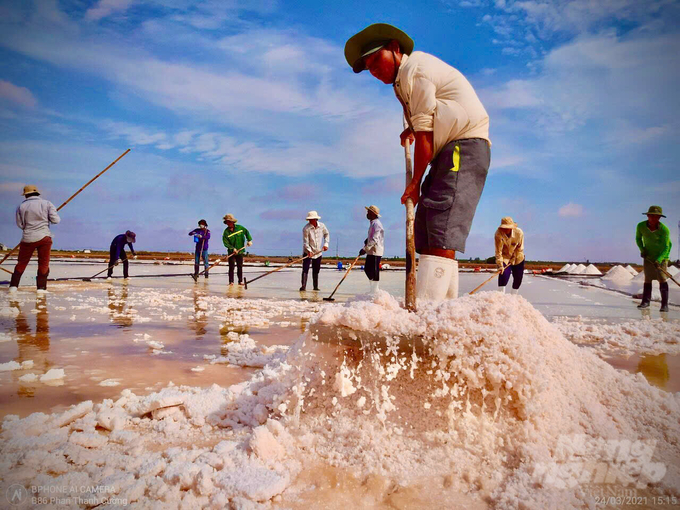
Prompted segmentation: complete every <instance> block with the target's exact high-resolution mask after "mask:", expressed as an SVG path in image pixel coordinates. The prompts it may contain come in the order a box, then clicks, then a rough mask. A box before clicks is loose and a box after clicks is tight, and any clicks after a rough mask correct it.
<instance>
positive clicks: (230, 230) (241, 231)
mask: <svg viewBox="0 0 680 510" xmlns="http://www.w3.org/2000/svg"><path fill="white" fill-rule="evenodd" d="M223 220H224V224H225V225H226V226H227V228H225V229H224V234H222V243H223V244H224V247H225V248H226V249H227V255H228V256H229V285H234V267H237V275H238V284H239V285H243V250H245V248H246V246H252V245H253V238H252V236H251V235H250V232H248V229H247V228H246V227H244V226H243V225H238V224H237V223H236V221H237V220H236V218H234V215H233V214H227V215H225V216H224V218H223Z"/></svg>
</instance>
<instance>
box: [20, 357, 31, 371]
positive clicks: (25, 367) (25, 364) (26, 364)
mask: <svg viewBox="0 0 680 510" xmlns="http://www.w3.org/2000/svg"><path fill="white" fill-rule="evenodd" d="M31 368H33V360H32V359H28V360H26V361H22V362H21V369H22V370H28V369H31Z"/></svg>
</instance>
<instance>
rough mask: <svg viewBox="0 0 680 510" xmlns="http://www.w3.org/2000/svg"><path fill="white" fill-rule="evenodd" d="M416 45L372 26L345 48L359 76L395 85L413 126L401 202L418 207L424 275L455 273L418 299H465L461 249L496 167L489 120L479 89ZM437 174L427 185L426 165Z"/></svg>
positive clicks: (423, 284) (422, 282)
mask: <svg viewBox="0 0 680 510" xmlns="http://www.w3.org/2000/svg"><path fill="white" fill-rule="evenodd" d="M413 46H414V44H413V40H412V39H411V38H410V37H409V36H408V35H406V34H405V33H404V32H402V31H401V30H399V29H398V28H396V27H393V26H391V25H387V24H384V23H378V24H374V25H370V26H368V27H366V28H365V29H364V30H362V31H361V32H359V33H358V34H355V35H354V36H352V37H351V38H350V39H349V40H348V41H347V43H346V44H345V58H346V59H347V62H348V63H349V65H350V66H351V67H352V69H353V70H354V72H355V73H360V72H361V71H363V70H368V71H369V72H370V73H371V74H372V75H373V76H374V77H375V78H377V79H378V80H380V81H382V82H383V83H386V84H388V85H392V86H393V87H394V92H395V93H396V96H397V99H399V102H400V103H401V105H402V108H403V111H404V118H405V120H406V123H407V124H408V128H406V129H405V130H404V131H403V132H402V134H401V143H402V145H404V144H405V142H406V140H407V139H408V140H409V141H415V160H414V169H413V179H412V180H411V183H410V184H409V185H408V186H406V190H405V191H404V194H403V195H402V197H401V202H402V203H406V201H407V200H408V199H409V198H410V199H411V200H413V204H414V205H415V204H417V205H418V208H417V210H416V218H415V232H414V233H415V245H416V251H417V252H418V253H420V254H421V256H420V260H419V265H418V274H419V275H420V274H421V272H422V273H423V275H429V274H450V275H451V277H450V282H449V285H448V287H447V286H446V285H441V281H437V280H438V279H427V278H425V277H423V278H422V279H421V278H419V279H418V280H419V281H418V283H417V285H416V294H417V296H418V297H419V298H426V299H431V300H441V299H443V298H444V297H447V296H448V297H456V296H457V294H458V263H457V262H456V260H455V255H456V251H462V252H464V251H465V242H466V240H467V237H468V234H469V232H470V226H471V225H472V219H473V217H474V215H475V210H476V208H477V204H478V202H479V199H480V197H481V195H482V190H483V189H484V183H485V181H486V175H487V173H488V169H489V163H490V142H489V116H488V115H487V113H486V110H485V109H484V106H482V103H481V101H480V100H479V98H478V97H477V94H476V93H475V91H474V89H473V88H472V85H470V83H469V82H468V81H467V80H466V79H465V77H464V76H463V75H462V74H461V73H460V72H459V71H458V70H456V69H454V68H453V67H451V66H450V65H448V64H446V63H444V62H442V61H441V60H439V59H438V58H436V57H434V56H432V55H429V54H427V53H423V52H421V51H415V52H414V51H413ZM429 164H431V168H430V171H429V173H428V175H427V177H426V178H425V180H424V181H423V183H422V188H421V180H422V179H423V176H424V175H425V171H426V169H427V166H428V165H429Z"/></svg>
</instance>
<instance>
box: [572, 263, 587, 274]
mask: <svg viewBox="0 0 680 510" xmlns="http://www.w3.org/2000/svg"><path fill="white" fill-rule="evenodd" d="M585 270H586V266H584V265H583V264H579V265H578V266H576V267H573V268H572V269H571V271H569V273H570V274H583V273H584V272H585Z"/></svg>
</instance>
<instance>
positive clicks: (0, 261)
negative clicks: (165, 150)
mask: <svg viewBox="0 0 680 510" xmlns="http://www.w3.org/2000/svg"><path fill="white" fill-rule="evenodd" d="M128 152H130V149H128V150H126V151H125V152H124V153H123V154H121V155H120V156H118V157H117V158H116V159H115V160H114V162H113V163H111V164H110V165H109V166H107V167H106V168H105V169H104V170H102V171H101V172H99V173H98V174H97V175H95V176H94V177H93V178H92V179H90V180H89V181H87V183H86V184H84V185H83V186H82V187H81V188H80V189H79V190H78V191H76V192H75V193H74V194H73V195H71V196H70V197H69V199H68V200H67V201H66V202H64V203H63V204H61V205H60V206H59V207H57V211H60V210H61V209H62V208H63V207H64V206H65V205H66V204H68V203H69V202H70V201H71V200H73V199H74V198H76V196H78V194H80V192H81V191H83V190H84V189H85V188H87V187H88V186H89V185H90V184H92V183H93V182H94V181H95V180H96V179H97V178H98V177H99V176H101V175H102V174H103V173H104V172H106V171H107V170H108V169H109V168H111V167H112V166H113V165H115V164H116V163H118V161H119V160H120V159H121V158H122V157H123V156H125V155H126V154H127V153H128ZM19 246H21V243H19V244H17V245H16V246H15V247H14V248H12V249H11V250H10V251H9V252H8V253H7V255H5V256H4V257H3V258H2V260H0V264H2V263H3V262H4V261H5V260H7V259H8V258H9V256H10V255H11V254H12V253H14V252H15V251H16V250H17V248H19Z"/></svg>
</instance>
